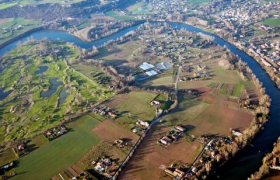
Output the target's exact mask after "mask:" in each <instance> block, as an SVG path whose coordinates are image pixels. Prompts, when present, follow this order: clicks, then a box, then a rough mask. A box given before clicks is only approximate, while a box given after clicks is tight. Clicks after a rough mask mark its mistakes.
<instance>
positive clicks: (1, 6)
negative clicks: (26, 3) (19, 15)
mask: <svg viewBox="0 0 280 180" xmlns="http://www.w3.org/2000/svg"><path fill="white" fill-rule="evenodd" d="M16 4H17V2H11V3H2V4H0V10H1V9H6V8H9V7H12V6H15V5H16Z"/></svg>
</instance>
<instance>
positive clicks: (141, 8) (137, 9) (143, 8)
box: [127, 2, 155, 14]
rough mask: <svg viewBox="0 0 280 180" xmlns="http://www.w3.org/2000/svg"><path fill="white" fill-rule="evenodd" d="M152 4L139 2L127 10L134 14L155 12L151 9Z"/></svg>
mask: <svg viewBox="0 0 280 180" xmlns="http://www.w3.org/2000/svg"><path fill="white" fill-rule="evenodd" d="M149 6H150V5H149V4H147V3H143V2H138V3H136V4H134V5H132V6H129V7H128V8H127V10H128V11H129V12H131V13H133V14H153V13H155V12H152V11H150V10H149V9H150V7H149Z"/></svg>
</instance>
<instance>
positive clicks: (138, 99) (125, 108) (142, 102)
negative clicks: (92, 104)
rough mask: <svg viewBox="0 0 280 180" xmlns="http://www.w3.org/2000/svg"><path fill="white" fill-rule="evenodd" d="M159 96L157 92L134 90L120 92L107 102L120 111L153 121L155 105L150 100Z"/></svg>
mask: <svg viewBox="0 0 280 180" xmlns="http://www.w3.org/2000/svg"><path fill="white" fill-rule="evenodd" d="M156 96H157V94H155V93H149V92H142V91H132V92H130V93H129V94H120V95H117V96H115V97H113V98H112V99H111V100H109V101H108V102H106V105H107V106H109V107H111V108H114V109H116V110H117V111H118V112H119V113H122V114H130V115H131V116H132V117H134V118H139V119H141V120H143V121H151V120H152V119H153V118H154V116H155V109H154V107H151V106H150V102H151V101H152V100H153V99H154V98H155V97H156Z"/></svg>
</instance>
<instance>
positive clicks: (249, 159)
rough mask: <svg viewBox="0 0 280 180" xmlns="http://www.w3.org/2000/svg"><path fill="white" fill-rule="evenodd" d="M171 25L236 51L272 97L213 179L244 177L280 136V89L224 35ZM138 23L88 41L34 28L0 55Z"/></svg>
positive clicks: (75, 40)
mask: <svg viewBox="0 0 280 180" xmlns="http://www.w3.org/2000/svg"><path fill="white" fill-rule="evenodd" d="M169 24H170V25H172V26H173V27H178V28H185V29H186V30H188V31H192V32H201V33H204V34H207V35H211V36H213V37H214V41H215V42H216V43H217V44H219V45H221V46H226V47H227V48H228V49H229V50H230V51H232V52H233V53H234V54H235V55H238V56H239V57H240V58H241V60H242V61H244V62H247V64H248V66H249V67H250V68H251V69H252V71H253V73H254V74H255V75H256V76H257V78H258V79H259V80H260V81H261V82H262V83H263V86H264V87H265V88H266V93H267V94H268V95H269V96H270V98H271V99H272V102H271V108H270V112H271V117H270V119H269V122H268V123H267V124H266V126H265V129H264V130H263V131H261V133H260V134H258V135H257V137H256V138H255V140H254V141H253V142H252V146H249V147H247V148H245V149H244V150H242V151H241V152H240V153H238V154H237V155H236V156H235V157H234V158H233V159H232V160H230V161H229V162H228V163H227V164H226V165H225V166H223V167H222V168H219V169H218V171H217V176H219V178H218V177H217V176H216V179H223V180H236V179H238V180H242V179H244V180H246V179H247V177H249V176H250V174H252V173H254V172H255V171H256V170H257V169H258V168H259V167H260V165H261V163H262V158H263V156H264V155H265V154H266V153H268V152H270V151H271V150H272V148H273V143H274V142H275V141H276V139H277V138H278V137H279V136H280V123H279V122H280V90H279V89H278V88H277V87H276V86H275V84H274V82H273V81H272V80H271V79H270V77H269V76H268V75H267V74H266V72H265V71H264V70H263V69H262V68H261V67H260V65H259V64H258V63H257V62H256V61H255V60H254V59H253V58H252V57H250V56H249V55H247V54H246V53H244V52H243V51H241V50H239V49H238V48H236V47H235V46H234V45H231V44H230V43H228V42H226V41H224V40H223V39H221V38H219V37H217V36H215V35H213V34H211V33H208V32H205V31H203V30H201V29H198V28H195V27H192V26H189V25H186V24H181V23H171V22H169ZM138 26H139V25H135V26H132V27H129V28H126V29H124V30H122V31H119V32H117V33H115V34H112V35H110V36H108V37H106V38H103V39H100V40H97V41H94V42H91V43H88V42H84V41H81V40H80V39H78V38H76V37H74V36H72V35H69V34H68V33H67V32H64V31H56V30H42V31H38V32H34V33H32V34H30V35H28V36H26V37H24V38H21V39H19V40H16V41H14V42H13V43H11V44H9V45H7V46H5V47H4V48H2V49H1V50H0V55H4V54H5V52H8V51H10V50H12V49H14V48H15V47H16V46H17V44H18V43H19V42H25V41H27V40H28V39H43V38H47V39H52V40H55V39H60V40H64V41H66V42H71V43H74V44H75V45H77V46H79V47H81V48H91V47H92V46H100V45H102V44H104V43H105V42H107V41H109V40H115V39H117V38H118V37H121V36H123V35H124V34H126V33H127V32H129V31H130V30H135V29H136V28H137V27H138Z"/></svg>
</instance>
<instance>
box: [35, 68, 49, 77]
mask: <svg viewBox="0 0 280 180" xmlns="http://www.w3.org/2000/svg"><path fill="white" fill-rule="evenodd" d="M38 68H39V70H37V71H35V73H34V74H35V75H38V74H41V73H43V72H46V71H47V70H48V69H49V66H39V67H38Z"/></svg>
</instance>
